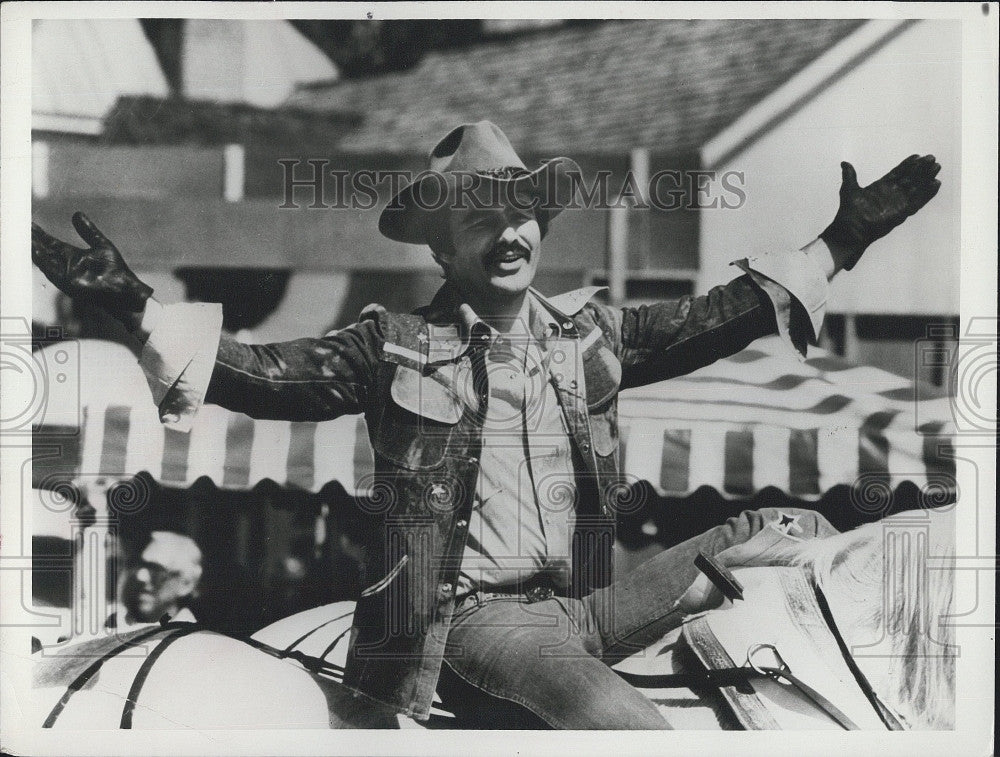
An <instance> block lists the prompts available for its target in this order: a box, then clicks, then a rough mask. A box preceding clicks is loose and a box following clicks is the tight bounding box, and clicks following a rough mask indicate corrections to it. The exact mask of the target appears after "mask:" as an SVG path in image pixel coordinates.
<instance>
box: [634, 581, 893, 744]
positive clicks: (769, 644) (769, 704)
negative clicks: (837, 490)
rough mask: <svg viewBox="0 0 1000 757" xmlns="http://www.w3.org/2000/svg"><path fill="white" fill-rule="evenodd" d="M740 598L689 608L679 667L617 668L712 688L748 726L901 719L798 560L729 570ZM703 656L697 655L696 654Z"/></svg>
mask: <svg viewBox="0 0 1000 757" xmlns="http://www.w3.org/2000/svg"><path fill="white" fill-rule="evenodd" d="M733 573H734V574H735V576H736V578H737V579H738V581H739V584H741V588H742V592H743V596H742V599H743V601H737V602H726V603H724V605H723V606H722V607H720V608H718V609H714V610H709V611H707V612H703V613H700V614H698V615H695V616H692V617H689V618H688V619H687V620H686V621H685V623H684V626H683V629H682V631H681V639H682V643H683V645H684V647H685V649H686V651H689V652H691V653H693V656H694V658H696V660H697V663H696V664H695V665H694V666H693V668H694V669H692V666H690V665H689V666H687V671H686V672H683V673H670V674H665V675H639V674H635V673H629V672H623V671H621V670H619V671H617V672H618V673H619V675H621V676H622V677H623V678H624V679H625V680H626V681H628V682H629V683H631V684H633V685H635V686H639V687H640V688H649V689H669V688H676V687H686V688H693V689H697V690H701V691H705V690H715V691H717V692H718V694H719V695H720V696H721V697H722V699H723V700H724V702H725V703H726V705H727V706H728V708H729V710H730V711H731V713H730V714H731V715H732V716H734V718H735V721H736V724H737V725H738V726H741V727H743V728H746V729H750V730H772V729H781V730H804V729H808V730H819V729H845V730H899V729H902V727H903V726H902V725H901V722H900V720H899V718H897V717H896V715H895V714H894V713H893V712H891V711H890V709H889V708H888V707H887V706H886V705H885V704H884V703H883V702H882V701H881V700H880V699H879V697H878V695H877V694H876V693H875V691H874V690H873V688H872V687H871V685H870V684H869V683H868V681H867V680H866V678H865V676H864V674H863V672H862V671H861V670H860V669H859V668H858V666H857V665H855V664H854V661H853V659H852V658H851V656H850V653H849V650H848V649H847V646H846V644H845V643H844V641H843V639H842V637H841V636H840V633H839V631H838V629H837V627H836V624H835V622H834V621H833V617H832V615H831V614H830V612H829V608H828V607H827V605H826V601H825V598H824V597H823V595H822V592H821V591H820V590H819V589H818V588H817V587H815V586H814V585H813V583H812V581H811V580H810V577H809V575H808V573H807V572H806V571H805V570H804V569H802V568H798V567H776V566H769V567H760V568H741V569H736V570H734V571H733ZM699 663H700V664H699Z"/></svg>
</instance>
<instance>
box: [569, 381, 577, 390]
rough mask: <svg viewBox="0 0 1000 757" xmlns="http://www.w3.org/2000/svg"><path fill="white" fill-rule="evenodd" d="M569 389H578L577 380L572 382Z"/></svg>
mask: <svg viewBox="0 0 1000 757" xmlns="http://www.w3.org/2000/svg"><path fill="white" fill-rule="evenodd" d="M569 388H570V389H576V379H573V380H572V381H570V382H569Z"/></svg>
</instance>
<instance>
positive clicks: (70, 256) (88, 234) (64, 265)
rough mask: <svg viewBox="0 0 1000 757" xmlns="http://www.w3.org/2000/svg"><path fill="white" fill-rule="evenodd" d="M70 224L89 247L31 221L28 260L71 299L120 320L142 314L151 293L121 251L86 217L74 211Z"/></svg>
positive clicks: (150, 289)
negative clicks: (69, 240)
mask: <svg viewBox="0 0 1000 757" xmlns="http://www.w3.org/2000/svg"><path fill="white" fill-rule="evenodd" d="M73 227H74V228H75V229H76V231H77V233H78V234H79V235H80V236H81V237H82V238H83V240H84V241H85V242H86V243H87V244H88V245H90V247H89V248H79V247H74V246H73V245H69V244H66V243H65V242H61V241H60V240H58V239H56V238H55V237H53V236H51V235H50V234H47V233H46V232H45V231H44V230H43V229H42V228H41V227H40V226H39V225H38V224H36V223H32V224H31V259H32V260H33V261H34V263H35V265H36V266H38V268H39V269H40V270H41V271H42V273H44V274H45V276H46V278H48V280H49V281H51V282H52V283H53V284H55V285H56V286H57V287H59V289H60V290H62V291H63V292H65V293H66V294H67V295H69V296H70V297H72V298H73V299H74V300H79V301H81V302H86V303H89V304H92V305H97V306H98V307H101V308H103V309H105V310H106V311H108V313H110V314H111V315H113V316H115V317H116V318H118V319H119V320H122V321H124V320H126V319H127V318H128V317H129V315H130V314H131V315H132V316H133V317H134V315H135V314H136V313H141V312H142V310H143V309H144V308H145V306H146V300H148V299H149V297H150V295H152V294H153V289H152V287H150V286H148V285H146V284H144V283H143V282H141V281H140V280H139V278H138V277H137V276H136V275H135V274H134V273H132V270H131V269H130V268H129V267H128V266H127V265H126V264H125V260H124V259H123V258H122V256H121V253H120V252H118V248H117V247H115V246H114V245H113V244H112V243H111V242H110V241H109V240H108V238H107V237H105V236H104V234H102V233H101V232H100V230H98V228H97V227H96V226H94V224H93V223H92V222H91V220H90V219H89V218H87V216H85V215H84V214H83V213H80V212H76V213H74V214H73Z"/></svg>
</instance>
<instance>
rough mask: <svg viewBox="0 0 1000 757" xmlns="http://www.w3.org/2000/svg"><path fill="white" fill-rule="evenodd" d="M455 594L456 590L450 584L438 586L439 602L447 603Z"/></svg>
mask: <svg viewBox="0 0 1000 757" xmlns="http://www.w3.org/2000/svg"><path fill="white" fill-rule="evenodd" d="M454 594H455V588H454V587H453V586H452V585H451V584H450V583H443V584H441V585H440V586H438V601H439V602H447V601H448V600H449V599H451V598H452V597H453V596H454Z"/></svg>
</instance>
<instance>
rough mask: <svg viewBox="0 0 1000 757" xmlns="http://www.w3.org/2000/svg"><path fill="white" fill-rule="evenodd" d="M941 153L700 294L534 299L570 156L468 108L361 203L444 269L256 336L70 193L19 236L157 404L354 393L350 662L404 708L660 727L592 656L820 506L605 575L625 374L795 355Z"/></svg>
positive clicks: (328, 411)
mask: <svg viewBox="0 0 1000 757" xmlns="http://www.w3.org/2000/svg"><path fill="white" fill-rule="evenodd" d="M939 168H940V167H939V166H938V165H937V164H936V162H935V160H934V158H933V156H925V157H918V156H916V155H914V156H911V157H910V158H907V159H906V160H905V161H903V162H902V163H901V164H900V165H899V166H897V167H896V168H895V169H893V170H892V171H890V172H889V173H888V174H887V175H886V176H884V177H883V178H882V179H880V180H878V181H876V182H875V183H873V184H871V185H869V186H867V187H864V188H862V187H860V186H859V185H858V183H857V179H856V176H855V173H854V169H853V168H852V167H851V166H850V164H848V163H844V164H843V183H842V186H841V189H840V208H839V210H838V212H837V214H836V217H835V218H834V220H833V222H832V223H831V224H830V225H829V227H827V229H826V230H824V231H823V233H822V234H820V236H819V238H817V239H816V240H815V241H813V242H812V243H810V244H809V245H807V246H806V247H804V248H802V249H801V250H797V251H786V252H779V253H773V254H769V255H764V256H761V257H758V258H755V259H743V260H739V261H737V262H736V263H735V264H736V265H737V266H738V267H739V268H740V269H741V270H742V271H743V272H744V273H743V275H741V276H739V277H738V278H736V279H734V280H733V281H731V282H729V283H728V284H726V285H725V286H719V287H716V288H714V289H712V290H711V291H710V292H709V293H708V294H707V295H705V296H701V297H685V298H682V299H681V300H679V301H676V302H663V303H659V304H655V305H648V306H647V305H643V306H640V307H624V308H616V307H609V306H606V305H603V304H600V303H598V302H595V301H594V300H593V297H594V295H595V294H596V288H586V289H582V290H578V291H574V292H568V293H565V294H562V295H559V296H556V297H551V298H547V297H544V296H543V295H541V294H540V293H539V292H537V291H536V290H534V289H533V288H532V287H531V284H532V282H533V280H534V277H535V273H536V271H537V269H538V265H539V263H540V260H541V255H542V249H541V240H542V238H543V237H544V235H545V234H546V232H547V231H548V227H549V224H550V222H551V221H552V220H553V218H554V217H555V216H556V215H557V214H558V213H559V212H560V210H561V209H562V208H563V207H565V206H566V205H567V204H569V203H570V202H572V194H573V187H574V186H576V185H578V181H577V180H578V179H579V169H578V168H577V166H576V165H575V163H573V161H571V160H569V159H566V158H557V159H555V160H551V161H548V162H546V163H544V164H543V165H542V166H541V167H539V168H537V169H535V170H529V169H528V168H527V167H526V166H525V165H524V164H523V163H522V161H521V160H520V159H519V158H518V156H517V154H516V153H515V151H514V149H513V148H512V147H511V145H510V143H509V142H508V140H507V138H506V137H505V136H504V134H503V133H502V132H501V131H500V129H499V128H497V127H496V126H495V125H493V124H491V123H489V122H485V121H484V122H480V123H475V124H467V125H463V126H460V127H458V128H456V129H454V130H453V131H452V132H450V133H449V134H448V135H447V136H446V137H445V138H444V139H443V140H442V141H441V142H440V143H439V144H438V145H437V146H436V147H435V148H434V150H433V151H432V152H431V156H430V169H431V171H430V172H428V173H427V174H425V175H423V176H422V177H421V178H420V179H418V180H417V181H415V182H414V183H412V184H410V185H408V186H407V187H405V188H403V190H402V191H400V192H399V194H398V195H397V196H396V197H395V198H394V199H393V201H392V202H390V203H389V205H388V206H387V207H386V208H385V210H384V211H383V213H382V216H381V218H380V221H379V230H380V231H381V232H382V233H383V234H384V235H385V236H387V237H389V238H390V239H393V240H397V241H400V242H409V243H416V244H426V245H428V246H429V247H430V249H431V252H432V254H433V256H434V259H435V260H436V261H437V262H438V263H439V264H440V266H441V268H442V270H443V273H444V278H445V284H444V285H443V286H442V287H441V289H440V290H439V292H438V293H437V295H436V296H435V297H434V299H433V300H432V302H431V303H430V304H429V305H427V306H426V307H423V308H421V309H419V310H417V311H416V312H415V313H412V314H398V313H391V312H387V311H386V310H385V309H384V308H381V307H378V306H373V307H370V308H367V309H366V310H365V312H363V313H362V315H361V317H360V319H359V321H358V322H357V323H356V324H354V325H352V326H349V327H347V328H345V329H342V330H340V331H336V332H333V333H330V334H327V335H326V336H324V337H323V338H307V339H298V340H294V341H290V342H284V343H278V344H268V345H244V344H240V343H238V342H236V341H233V340H231V339H228V338H225V337H222V338H220V324H221V312H220V307H219V306H213V305H210V304H175V305H170V306H163V305H161V304H160V303H158V302H157V301H156V300H155V299H154V298H152V296H151V295H152V290H151V289H150V288H149V287H148V286H147V285H145V284H143V283H142V282H141V281H139V280H138V278H137V277H136V276H135V275H134V274H133V273H132V272H131V271H130V270H129V268H128V267H127V265H126V264H125V263H124V261H123V259H122V257H121V255H120V254H119V253H118V251H117V250H116V248H115V247H114V245H113V244H112V243H111V242H110V241H109V240H107V239H106V238H105V237H104V236H103V234H101V233H100V231H98V230H97V228H96V227H95V226H94V225H93V224H92V223H91V222H90V221H89V220H88V219H87V218H86V217H85V216H83V215H82V214H79V213H78V214H76V215H75V216H74V218H73V222H74V225H75V227H76V229H77V230H78V232H79V233H80V235H81V236H82V237H83V238H84V239H85V240H86V242H87V243H88V245H89V247H88V248H83V249H79V248H75V247H71V246H70V245H67V244H64V243H62V242H60V241H59V240H56V239H54V238H53V237H51V236H49V235H48V234H46V233H45V232H44V231H43V230H41V229H40V228H38V227H37V226H33V236H32V240H33V242H32V254H33V259H34V261H35V263H36V264H37V265H38V266H39V268H41V269H42V270H43V272H45V274H46V275H47V276H48V278H49V279H50V280H51V281H52V282H53V283H55V284H56V285H57V286H58V287H59V288H60V289H62V290H63V291H64V292H66V293H67V294H69V295H70V296H72V297H75V298H79V299H84V300H87V301H89V302H92V303H96V304H98V305H100V306H101V307H103V308H105V309H107V310H108V311H109V312H110V313H112V314H113V315H115V316H116V317H117V318H119V319H120V320H121V321H122V322H123V323H125V324H126V326H127V327H128V328H129V329H130V330H131V332H132V333H133V334H135V336H136V337H137V338H138V339H139V340H140V341H141V342H142V343H143V344H144V347H143V352H142V358H141V363H142V365H143V367H144V369H145V371H146V373H147V376H148V377H149V384H150V388H151V390H152V393H153V397H154V400H155V402H156V403H157V405H158V407H159V412H160V417H161V419H162V420H163V422H164V423H167V424H170V425H172V426H174V427H175V428H178V429H182V430H183V429H185V428H189V427H190V423H191V419H192V417H193V415H194V413H195V412H197V410H198V408H199V406H200V404H201V403H202V401H207V402H214V403H216V404H219V405H222V406H224V407H227V408H229V409H231V410H236V411H241V412H244V413H246V414H248V415H251V416H254V417H257V418H276V419H284V420H294V421H321V420H327V419H330V418H333V417H335V416H338V415H342V414H350V413H364V414H365V416H366V419H367V422H368V428H369V434H370V440H371V443H372V447H373V449H374V451H375V459H376V470H377V472H378V473H377V475H376V479H375V481H374V482H373V484H372V486H371V487H370V490H371V492H372V494H371V495H370V496H369V497H366V498H364V499H363V500H361V501H360V502H359V506H360V507H361V508H362V510H363V511H364V513H365V517H367V518H368V519H369V521H370V528H369V529H368V530H367V544H366V552H367V556H368V560H367V565H366V570H367V573H368V575H367V580H366V582H365V583H366V584H368V586H367V588H366V589H365V590H364V591H362V593H361V597H360V599H359V602H358V605H357V610H356V613H355V618H354V627H353V631H352V643H351V649H350V653H349V657H348V664H347V671H346V674H345V683H346V684H347V685H349V686H351V687H353V688H354V689H356V690H357V691H360V692H363V693H364V694H367V695H369V696H371V697H374V698H376V699H378V700H381V701H383V702H386V703H388V704H390V705H392V706H393V707H395V708H397V709H398V710H399V711H400V712H403V713H406V714H408V715H411V716H413V717H415V718H417V719H426V718H427V717H428V714H429V711H430V706H431V701H432V698H433V696H434V693H435V691H436V690H438V691H440V694H441V696H442V698H443V699H444V700H445V703H446V704H451V706H453V708H455V709H457V710H464V711H474V712H477V713H482V712H484V711H489V712H493V713H499V714H502V717H503V722H504V723H507V724H511V723H520V724H522V726H523V727H530V725H532V724H535V725H548V726H552V727H557V728H605V729H622V728H628V729H662V728H669V725H668V724H667V722H666V721H665V720H664V718H663V717H662V715H661V714H660V713H659V711H658V710H657V708H656V706H655V705H654V704H653V703H652V702H650V701H649V700H648V699H646V698H645V697H644V696H643V695H642V694H640V693H639V692H638V691H636V690H635V689H633V688H632V687H631V686H629V685H628V684H626V683H625V682H623V681H622V680H621V679H620V678H619V677H618V676H617V675H616V674H615V673H614V672H613V671H612V670H611V668H610V667H609V664H610V663H612V662H613V661H615V660H617V659H621V658H622V657H623V656H625V655H628V654H631V653H632V652H634V651H636V650H638V649H641V648H643V647H644V646H646V645H647V644H649V643H651V642H652V641H654V640H655V639H657V638H659V637H660V636H662V635H663V634H664V633H665V632H666V631H667V630H669V629H670V628H672V627H675V626H676V625H677V624H678V623H679V622H680V617H681V614H682V610H683V605H682V603H679V601H678V600H679V598H680V597H681V595H682V594H683V593H684V591H685V589H687V587H688V586H689V585H690V584H691V582H692V581H693V579H694V578H695V576H696V569H695V567H694V565H693V561H694V558H695V556H696V555H697V554H698V553H699V552H705V553H707V554H710V555H711V554H718V553H719V552H720V551H722V550H723V549H726V548H727V547H730V546H732V545H735V544H741V543H744V542H747V541H748V540H749V539H750V538H751V537H753V536H755V535H757V534H760V533H761V532H762V531H767V530H768V529H779V530H783V531H784V532H785V533H787V534H788V535H792V536H794V537H797V538H809V537H813V536H817V535H827V534H831V533H834V530H833V529H832V527H831V526H830V525H829V524H828V523H826V521H825V520H824V519H823V518H822V517H821V516H819V515H818V514H816V513H812V512H808V511H794V510H785V511H781V512H778V511H776V510H762V511H756V512H745V513H743V514H742V515H741V516H739V517H738V518H731V519H730V520H729V521H727V522H726V523H725V524H723V525H721V526H718V527H716V528H714V529H711V530H710V531H708V532H706V533H705V534H703V535H701V536H699V537H696V538H694V539H691V540H689V541H688V542H685V543H683V544H681V545H679V546H677V547H674V548H672V549H669V550H667V551H665V552H663V553H661V554H660V555H658V556H657V557H655V558H653V559H652V560H650V561H648V562H647V563H645V564H643V565H641V566H640V567H639V568H637V569H636V570H635V571H633V572H631V573H630V574H628V575H625V576H620V577H619V576H614V575H613V573H612V567H613V554H612V545H613V542H614V523H615V516H616V514H617V513H618V512H620V511H622V510H624V509H628V508H631V507H634V504H635V503H634V502H632V501H631V499H630V491H629V487H628V486H627V484H626V482H625V481H624V479H623V477H622V475H621V472H620V467H619V452H618V422H617V396H618V392H619V391H620V390H621V389H625V388H628V387H634V386H639V385H642V384H647V383H651V382H654V381H660V380H663V379H666V378H669V377H672V376H677V375H681V374H684V373H688V372H690V371H693V370H695V369H697V368H699V367H701V366H704V365H707V364H709V363H711V362H713V361H715V360H717V359H719V358H721V357H725V356H727V355H730V354H733V353H735V352H738V351H739V350H741V349H743V348H744V347H745V346H746V345H748V344H749V343H750V342H752V341H753V340H755V339H757V338H758V337H761V336H764V335H765V334H769V333H773V332H778V333H779V334H781V335H782V337H784V339H785V340H786V341H787V342H788V343H789V344H790V345H792V346H793V347H794V348H795V349H797V350H798V351H800V352H803V353H804V351H805V349H806V344H807V343H808V342H810V341H815V339H816V337H817V335H818V333H819V329H820V326H821V323H822V319H823V310H824V304H825V301H826V288H827V282H828V281H829V280H830V279H831V278H832V277H833V276H834V275H836V274H837V273H838V272H839V271H840V270H842V269H848V270H849V269H850V268H852V267H853V265H854V264H855V263H856V262H857V260H858V258H859V257H860V256H861V254H862V253H863V252H864V250H865V249H866V247H867V246H868V245H870V244H871V243H872V242H874V241H875V240H876V239H878V238H880V237H882V236H884V235H885V234H887V233H888V232H889V231H890V230H892V228H894V227H895V226H897V225H898V224H900V223H902V222H903V221H904V220H905V219H906V218H907V217H908V216H910V215H912V214H913V213H915V212H917V210H919V209H920V208H921V207H923V205H924V204H926V203H927V202H928V201H929V200H930V199H931V198H932V197H933V196H934V194H935V193H936V192H937V190H938V188H939V186H940V184H939V182H938V181H937V180H936V179H935V176H936V174H937V172H938V170H939ZM430 197H433V198H435V201H433V202H432V201H429V199H428V198H430Z"/></svg>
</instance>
